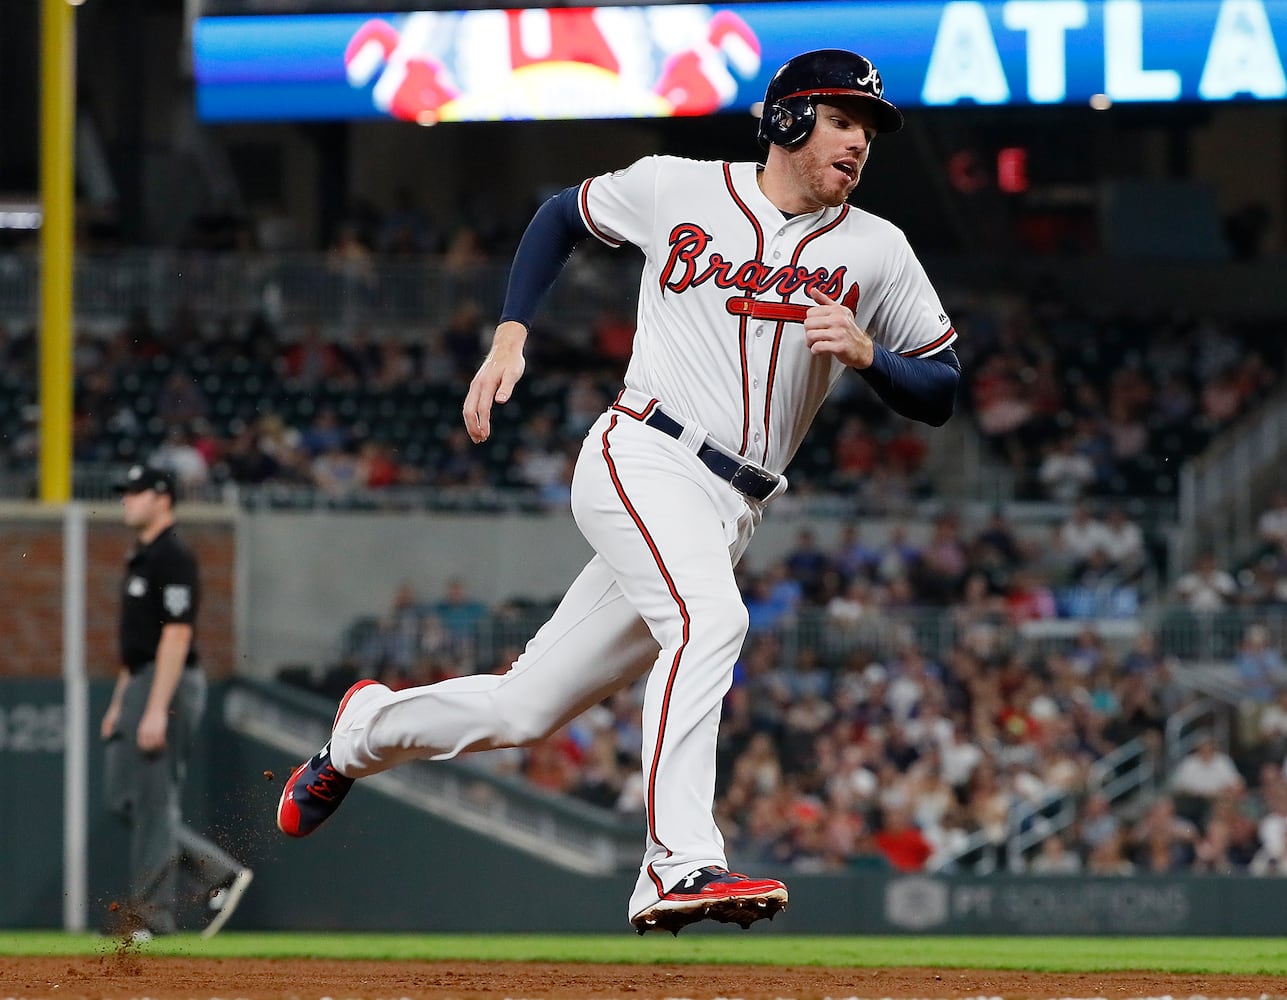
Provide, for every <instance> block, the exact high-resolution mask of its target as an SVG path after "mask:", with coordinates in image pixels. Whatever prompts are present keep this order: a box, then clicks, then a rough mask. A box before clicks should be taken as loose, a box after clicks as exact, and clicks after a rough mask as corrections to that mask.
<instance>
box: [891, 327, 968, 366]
mask: <svg viewBox="0 0 1287 1000" xmlns="http://www.w3.org/2000/svg"><path fill="white" fill-rule="evenodd" d="M955 336H956V327H954V326H952V327H948V330H947V333H945V334H943V336H941V337H939V338H938V340H931V341H930V342H929V343H928V344H921V346H920V347H917V348H915V349H914V350H911V351H903V352H902V356H903V357H905V358H919V357H921V356H922V355H924V354H929V352H930V351H933V350H936V349H937V348H940V347H942V346H943V345H944V344H946V343H947V342H948V341H950V340H951V339H952V338H953V337H955Z"/></svg>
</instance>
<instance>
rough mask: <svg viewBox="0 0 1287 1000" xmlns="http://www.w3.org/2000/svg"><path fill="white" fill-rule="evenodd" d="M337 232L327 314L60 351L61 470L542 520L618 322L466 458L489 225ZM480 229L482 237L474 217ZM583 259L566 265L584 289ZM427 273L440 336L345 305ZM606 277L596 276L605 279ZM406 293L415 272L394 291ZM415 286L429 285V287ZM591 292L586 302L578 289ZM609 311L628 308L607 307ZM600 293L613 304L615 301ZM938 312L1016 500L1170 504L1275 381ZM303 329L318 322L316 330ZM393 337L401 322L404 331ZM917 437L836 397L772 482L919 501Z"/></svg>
mask: <svg viewBox="0 0 1287 1000" xmlns="http://www.w3.org/2000/svg"><path fill="white" fill-rule="evenodd" d="M404 200H405V201H406V204H405V205H402V203H401V202H400V203H399V206H400V207H399V208H398V209H396V210H394V211H392V212H390V213H387V214H386V215H384V216H380V217H376V216H370V217H368V216H363V215H360V214H359V215H356V216H355V217H354V218H353V219H352V220H349V221H346V222H344V223H342V224H339V225H337V227H336V230H335V234H334V236H333V238H332V240H331V243H330V246H329V249H328V250H327V252H326V255H325V262H326V263H325V268H326V274H327V275H328V280H327V282H326V285H327V289H328V291H332V290H338V292H339V296H338V299H337V300H336V301H338V302H340V303H341V305H340V306H339V307H338V310H337V312H336V314H331V313H330V312H327V311H325V310H324V308H323V306H322V304H321V302H318V303H316V304H315V305H314V307H313V312H312V313H311V314H306V311H305V310H299V309H297V310H295V311H294V312H289V311H287V312H285V313H283V312H281V311H280V310H274V309H270V308H264V309H263V311H260V312H256V313H253V314H249V313H247V314H232V313H230V312H220V311H216V312H214V313H213V315H212V313H211V311H210V308H209V304H208V303H207V304H205V306H204V307H203V309H202V311H201V313H200V314H198V312H197V310H196V309H195V308H192V307H186V308H185V307H182V306H180V307H178V308H176V310H175V311H174V312H173V314H172V315H171V316H170V317H168V319H167V320H166V321H164V322H158V321H156V320H155V319H154V317H152V316H150V315H148V314H147V313H146V312H145V311H143V310H137V311H136V312H135V313H134V314H133V315H132V316H131V317H130V318H129V319H128V321H126V322H124V323H122V324H120V325H119V326H118V327H117V328H115V329H108V330H101V329H100V330H89V329H86V330H82V331H80V333H79V335H78V337H77V341H76V347H75V368H76V391H75V397H76V402H75V407H76V419H75V449H76V458H77V460H78V461H80V462H84V463H110V462H128V461H133V460H135V459H137V458H140V457H150V458H152V459H153V460H157V461H161V462H165V463H168V464H171V465H174V466H175V467H176V469H177V470H178V471H179V472H180V473H181V475H182V476H183V478H184V479H185V481H186V482H188V483H189V484H190V485H197V486H199V485H202V484H206V483H213V484H216V485H217V484H223V483H238V484H262V483H270V484H287V485H300V486H307V487H311V488H315V489H317V490H319V491H322V493H324V494H326V495H328V496H334V497H339V498H344V497H348V496H352V495H353V494H355V493H359V492H366V493H372V492H374V493H376V494H378V493H379V492H380V491H387V490H388V489H389V488H390V487H396V486H399V485H419V486H429V487H451V486H459V485H469V486H474V487H492V488H502V489H504V488H511V489H512V488H525V489H528V490H531V491H533V492H534V493H535V494H536V495H537V496H539V497H541V498H542V499H543V500H544V502H547V503H550V504H554V505H557V504H559V503H561V502H562V500H563V499H564V496H565V493H566V481H567V477H568V475H569V468H570V463H571V459H572V456H573V455H574V453H575V450H576V448H577V446H578V444H579V441H580V438H581V436H582V434H583V433H584V431H585V429H586V427H587V426H588V425H589V423H590V421H591V420H592V418H593V416H594V415H595V414H596V413H597V412H598V411H599V410H601V409H602V407H603V406H604V405H605V404H606V403H607V402H608V401H609V400H610V399H611V396H612V394H613V393H614V392H615V390H616V388H617V387H618V386H619V385H620V381H621V377H622V374H623V372H624V367H625V361H626V359H627V357H628V355H629V351H630V344H631V340H632V338H633V333H634V330H633V323H632V320H631V319H629V318H628V317H627V316H626V315H623V314H622V313H621V312H619V311H617V309H616V308H614V307H612V306H611V305H608V306H605V307H604V308H602V309H601V310H600V311H599V312H598V314H597V315H595V316H594V317H593V319H592V320H590V321H589V322H588V325H587V326H585V327H577V328H576V329H572V327H573V326H576V324H568V323H566V322H563V321H561V318H560V317H557V316H551V317H550V318H549V319H548V321H547V324H548V325H546V326H543V327H541V328H539V329H538V330H537V331H536V333H535V335H534V336H533V337H532V338H531V340H530V341H529V351H530V354H531V357H530V358H529V368H528V377H527V381H526V384H525V386H524V387H523V388H522V389H521V390H520V392H519V393H518V394H517V395H516V397H515V399H514V400H513V401H512V403H511V404H510V409H511V410H515V411H519V412H518V413H515V414H514V415H512V416H507V417H506V419H505V420H504V421H502V422H501V423H502V428H501V434H500V435H498V438H497V439H496V440H495V441H494V442H493V444H492V446H491V447H490V448H489V449H475V448H472V447H469V446H468V444H467V440H466V438H465V437H464V435H463V433H461V431H460V429H459V426H458V425H459V417H458V407H459V402H460V399H461V398H463V394H464V391H465V388H466V386H467V385H468V381H469V378H470V377H471V376H472V374H473V372H474V370H475V369H476V367H477V365H478V363H479V360H480V358H481V356H482V354H483V352H484V350H485V347H486V345H487V343H488V342H489V338H490V332H491V328H492V325H493V323H494V321H495V310H496V309H497V308H498V305H499V301H498V300H499V289H496V290H494V291H495V294H496V296H497V301H488V300H485V299H483V300H480V298H479V296H478V294H477V292H478V291H479V289H478V288H477V287H476V286H473V285H471V284H470V283H469V280H468V279H469V276H470V275H471V274H475V273H476V272H478V271H479V270H480V269H483V268H485V267H487V266H489V265H492V264H495V263H496V262H498V261H503V260H505V259H507V257H506V255H507V254H508V252H509V247H510V243H511V242H512V239H513V234H512V233H511V232H510V231H509V230H508V229H507V228H506V227H505V226H503V225H501V224H500V223H499V222H493V223H490V224H486V223H480V224H479V225H477V226H461V227H458V228H456V229H454V230H452V231H450V232H440V231H439V230H438V229H437V228H436V227H435V226H434V225H433V224H432V222H431V220H429V219H427V218H426V217H424V216H423V213H420V212H418V211H417V210H416V208H415V206H414V203H412V202H411V201H409V200H407V199H404ZM480 218H482V217H481V216H480ZM606 256H608V255H607V252H606V251H602V250H599V249H598V248H590V249H589V250H587V251H584V252H582V253H579V254H578V255H577V257H576V258H574V261H573V266H572V267H571V268H570V269H569V271H568V272H567V274H566V275H565V279H564V280H565V283H567V282H571V283H576V282H577V281H579V280H581V279H582V277H584V278H585V280H586V281H587V285H588V286H594V287H598V286H599V285H601V284H602V281H600V280H598V279H596V278H595V275H596V274H597V273H598V272H597V271H596V268H598V267H599V266H600V264H601V263H602V260H603V258H604V257H606ZM407 259H425V260H432V261H434V262H435V266H436V267H437V268H438V269H439V272H440V274H441V276H442V280H443V283H442V285H441V288H440V289H439V290H438V291H436V292H435V295H434V299H433V305H434V308H435V309H436V310H437V311H438V313H439V314H440V315H442V316H444V317H445V318H444V319H442V320H441V321H437V320H435V321H434V322H432V323H428V324H427V325H426V326H418V325H415V324H414V322H413V324H412V326H411V327H407V326H403V327H399V328H397V329H392V328H385V327H383V326H376V325H373V324H372V322H371V321H370V320H369V319H368V318H366V312H365V311H364V303H367V304H369V303H371V302H373V301H376V300H380V299H382V298H388V297H390V296H393V297H396V296H397V295H399V294H401V292H399V287H400V286H394V285H386V284H382V281H383V280H384V277H383V276H385V274H386V273H385V271H384V270H383V268H385V267H386V266H388V265H393V264H396V262H399V261H405V260H407ZM613 274H614V275H615V274H616V272H613ZM415 281H416V283H417V284H419V285H424V284H425V283H426V281H425V278H424V275H423V274H420V273H419V272H417V273H416V276H415ZM435 287H437V286H435ZM600 291H602V289H601V288H600ZM627 292H628V290H627ZM628 297H629V295H628V293H627V294H623V295H622V296H621V301H622V302H624V301H625V300H626V299H628ZM944 297H945V301H946V302H947V304H948V308H949V309H950V310H952V313H953V319H954V321H955V324H956V327H957V329H958V330H959V331H960V334H961V336H960V339H959V341H958V342H957V345H956V347H957V350H958V352H959V353H960V355H961V357H962V361H963V364H964V370H965V373H966V378H965V380H964V382H963V389H962V398H961V405H960V412H961V414H962V416H963V417H964V418H965V419H966V420H970V421H972V422H973V424H974V425H975V426H976V427H977V429H978V431H979V433H980V435H981V436H982V438H983V439H984V440H985V441H986V442H987V443H988V446H989V451H990V452H991V454H992V455H993V457H994V458H996V459H998V460H999V461H1000V462H1001V463H1002V464H1003V465H1005V466H1006V467H1008V469H1009V470H1010V472H1011V473H1012V474H1013V478H1014V482H1015V490H1016V495H1017V496H1018V497H1019V498H1021V499H1048V500H1055V501H1059V502H1063V503H1070V502H1074V501H1076V500H1078V499H1082V498H1087V497H1090V498H1105V499H1112V498H1118V499H1129V498H1137V497H1170V496H1173V495H1174V493H1175V490H1176V486H1177V474H1178V469H1179V467H1180V465H1181V464H1183V462H1184V461H1185V460H1186V459H1187V458H1189V457H1191V456H1193V455H1194V454H1196V453H1197V452H1198V451H1200V450H1201V448H1202V447H1203V446H1204V445H1205V444H1206V443H1207V442H1208V441H1209V440H1210V439H1211V438H1212V437H1213V436H1214V435H1215V434H1216V433H1218V432H1219V431H1220V430H1221V429H1223V428H1226V427H1228V426H1229V425H1230V424H1231V423H1233V422H1234V421H1236V420H1237V419H1238V418H1239V417H1241V416H1243V415H1245V414H1246V413H1247V412H1248V411H1249V410H1250V409H1251V408H1252V407H1254V406H1255V405H1256V404H1257V403H1258V402H1260V401H1261V400H1262V399H1263V398H1264V397H1265V396H1266V394H1267V393H1269V392H1270V391H1271V390H1272V389H1273V388H1274V387H1275V386H1276V385H1277V384H1278V383H1279V376H1278V373H1279V372H1281V371H1282V370H1283V362H1284V341H1283V340H1282V338H1273V337H1267V336H1265V335H1264V334H1265V331H1264V329H1263V326H1256V327H1255V328H1254V329H1250V328H1246V327H1244V326H1243V325H1241V324H1238V323H1233V322H1221V323H1217V322H1215V321H1212V320H1209V319H1204V318H1200V317H1190V316H1185V315H1166V316H1147V317H1145V316H1128V315H1117V314H1109V315H1102V314H1098V313H1095V312H1093V311H1091V310H1090V309H1087V308H1084V307H1082V306H1079V305H1077V304H1074V303H1072V302H1070V301H1069V300H1068V299H1067V298H1066V297H1065V296H1063V295H1061V294H1058V293H1057V292H1056V291H1054V290H1053V289H1051V288H1042V287H1038V288H1034V289H1031V290H1029V291H1028V292H1027V293H1026V294H1024V295H1011V296H1009V297H1006V298H1004V299H996V300H994V299H991V298H988V297H980V296H968V297H963V298H962V300H961V301H960V302H956V303H954V302H953V296H952V293H951V291H950V290H946V291H945V295H944ZM319 310H321V311H319ZM411 315H412V316H413V317H415V316H416V315H417V312H416V311H415V310H412V313H411ZM37 353H38V352H37V344H36V337H35V331H34V329H33V328H32V327H30V326H28V325H22V324H16V323H13V322H10V324H9V326H8V327H6V325H5V324H4V322H3V321H0V372H3V373H4V378H5V384H4V386H3V388H4V390H5V392H4V393H0V396H7V397H8V398H7V399H6V400H5V402H3V403H0V472H2V471H4V470H6V469H7V470H9V471H11V472H13V471H21V470H27V471H29V470H30V469H31V467H32V465H33V463H34V460H35V449H36V446H37V439H38V435H37V434H36V433H35V426H36V425H35V418H34V414H35V407H36V392H35V386H36V380H35V376H36V358H37ZM926 456H927V439H926V436H925V434H924V432H923V428H921V427H920V426H919V425H916V424H914V423H912V422H910V421H905V420H902V419H901V418H896V417H894V416H892V415H891V414H890V413H889V411H888V408H886V407H885V406H883V405H882V404H880V403H879V401H878V400H876V399H875V397H874V395H873V394H872V393H871V392H869V391H868V390H867V389H866V386H865V384H864V383H863V382H862V380H861V379H859V378H850V379H845V380H842V382H841V384H840V386H839V387H838V389H837V392H836V393H835V394H834V396H833V398H832V399H831V400H830V401H829V403H828V404H827V406H825V407H824V409H823V413H822V414H821V417H820V421H819V424H818V425H817V426H816V427H815V429H814V431H813V432H812V434H811V436H810V438H809V439H808V440H807V441H806V442H805V444H804V447H803V448H802V450H801V452H800V454H798V455H797V457H796V460H795V462H794V463H793V466H792V468H791V469H789V470H788V473H789V475H790V476H791V479H792V483H793V485H794V486H795V489H796V492H797V495H799V494H800V493H803V492H808V491H811V490H828V491H835V490H839V491H844V492H845V493H846V494H847V495H850V496H852V497H853V498H854V499H855V500H856V501H861V502H866V503H867V504H868V505H869V506H873V507H890V506H896V505H897V504H899V503H901V502H903V501H905V500H906V499H908V498H909V497H923V496H925V495H926V494H927V493H929V492H931V491H932V482H931V481H930V479H929V476H928V474H927V470H926V467H925V465H926Z"/></svg>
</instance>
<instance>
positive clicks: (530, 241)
mask: <svg viewBox="0 0 1287 1000" xmlns="http://www.w3.org/2000/svg"><path fill="white" fill-rule="evenodd" d="M579 191H580V187H579V186H577V187H570V188H565V189H564V190H562V191H560V192H559V193H558V194H556V195H554V196H553V197H551V198H549V199H547V200H546V202H545V203H544V204H543V205H542V206H541V207H540V208H538V209H537V210H536V214H535V215H534V216H532V221H531V222H529V223H528V224H527V229H526V230H524V232H523V238H522V239H521V240H519V242H518V250H517V251H515V253H514V262H513V264H511V265H510V271H509V285H508V287H507V288H506V289H505V307H504V308H503V309H502V310H501V322H502V323H504V322H505V321H507V320H516V321H517V322H519V323H522V324H523V325H524V326H526V327H529V328H530V327H531V325H532V316H533V315H535V313H536V308H537V306H539V305H540V304H541V299H543V298H544V297H545V293H546V292H548V291H549V290H550V286H551V285H553V284H554V279H555V278H557V277H558V276H559V273H560V272H561V271H562V270H563V266H564V265H565V264H567V262H568V258H569V257H571V256H572V251H573V250H575V249H576V245H577V244H578V243H580V242H581V241H582V240H583V239H585V238H586V237H587V236H589V235H590V230H588V229H586V227H585V223H584V222H582V221H581V212H580V210H579V209H578V208H577V197H578V193H579Z"/></svg>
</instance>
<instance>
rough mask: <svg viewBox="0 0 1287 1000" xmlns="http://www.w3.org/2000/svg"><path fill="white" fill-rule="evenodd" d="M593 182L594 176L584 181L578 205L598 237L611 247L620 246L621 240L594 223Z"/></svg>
mask: <svg viewBox="0 0 1287 1000" xmlns="http://www.w3.org/2000/svg"><path fill="white" fill-rule="evenodd" d="M593 182H594V178H593V177H591V178H590V179H589V180H587V181H585V182H583V183H582V184H581V190H580V192H579V193H578V194H577V207H578V208H580V209H581V218H582V220H583V221H584V222H585V225H586V228H587V229H589V230H590V232H592V233H593V234H594V235H595V237H596V238H598V239H600V240H602V241H603V242H604V243H606V244H608V246H610V247H619V246H621V241H620V240H614V239H613V238H612V237H611V236H609V235H608V234H607V233H605V232H604V231H603V230H602V229H600V228H599V227H598V226H596V225H595V224H594V220H593V219H592V218H590V185H591V184H592V183H593Z"/></svg>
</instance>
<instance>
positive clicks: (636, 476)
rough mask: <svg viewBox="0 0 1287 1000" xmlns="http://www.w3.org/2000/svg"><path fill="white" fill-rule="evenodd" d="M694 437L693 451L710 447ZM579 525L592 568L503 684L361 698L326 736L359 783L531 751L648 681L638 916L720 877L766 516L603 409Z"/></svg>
mask: <svg viewBox="0 0 1287 1000" xmlns="http://www.w3.org/2000/svg"><path fill="white" fill-rule="evenodd" d="M690 431H691V433H689V434H686V435H685V438H686V440H687V441H697V440H701V438H702V437H703V436H704V435H702V434H701V432H700V429H696V428H690ZM572 512H573V515H574V517H575V518H576V522H577V526H578V527H579V528H580V530H581V532H582V534H584V535H585V537H586V539H587V540H588V541H589V542H590V544H591V545H592V546H593V547H594V549H595V552H596V555H595V556H594V558H593V559H591V560H590V562H589V563H588V564H587V565H586V567H585V569H584V570H582V572H581V573H580V575H579V576H578V577H577V579H576V580H575V581H574V582H573V584H572V586H571V587H570V588H569V589H568V591H567V593H566V594H565V596H564V597H563V600H562V602H561V603H560V604H559V606H558V608H557V609H556V610H555V612H554V614H553V615H552V616H551V618H550V620H549V621H548V622H546V624H545V625H543V626H542V627H541V628H540V629H539V630H538V631H537V633H536V635H535V636H534V637H533V638H532V639H531V641H530V642H529V643H528V644H527V647H526V648H525V649H524V651H523V653H522V655H520V656H519V657H518V659H517V660H516V661H515V662H514V665H513V667H512V668H511V669H510V670H509V672H508V673H506V674H504V675H496V674H484V675H474V676H469V677H459V678H452V679H450V680H446V681H441V682H439V683H437V684H429V685H425V686H423V687H416V688H408V689H406V690H403V691H398V692H388V691H386V690H385V689H383V688H379V687H369V688H365V689H363V690H362V691H360V692H358V694H357V695H356V696H355V697H354V698H353V699H352V700H351V701H350V703H349V708H348V709H347V710H346V711H345V713H344V719H343V722H342V725H341V728H339V729H337V730H336V732H335V734H334V736H333V737H332V740H331V759H332V761H333V762H334V764H335V766H336V767H337V768H339V770H340V772H341V773H342V774H345V775H348V776H350V777H355V778H357V777H365V776H367V775H370V774H376V773H378V772H380V771H384V770H387V769H388V768H391V767H394V766H396V765H397V764H399V763H402V762H403V761H406V760H411V759H416V758H428V759H432V760H445V759H448V758H451V757H454V756H456V755H457V754H461V753H466V752H469V751H473V750H488V749H496V748H500V747H512V746H523V745H525V744H529V743H534V742H537V741H539V740H541V739H542V738H544V737H545V736H547V735H548V734H550V733H552V732H554V731H555V730H557V729H558V728H559V727H560V726H562V725H563V724H565V723H566V722H568V721H570V720H571V719H573V718H575V717H576V716H577V715H579V714H580V713H581V712H583V711H585V710H586V709H587V708H589V707H590V706H592V705H594V704H595V703H597V702H598V701H601V700H602V699H603V698H605V697H606V696H607V695H609V694H610V693H612V692H613V691H615V690H617V689H619V688H621V687H622V686H624V685H626V684H629V683H630V682H631V681H633V680H634V679H635V678H637V677H639V676H640V675H642V674H643V673H644V672H645V671H648V670H649V669H650V670H651V672H650V674H649V676H648V680H647V684H646V687H645V695H644V706H643V733H644V736H643V746H642V760H643V773H644V779H645V786H646V803H647V821H648V829H647V836H646V842H645V843H646V846H645V851H644V858H643V863H642V865H641V868H640V874H639V879H638V882H637V883H636V886H635V890H634V893H633V894H632V896H631V900H630V908H629V915H634V914H635V913H638V912H639V911H640V910H642V909H644V908H645V907H646V906H648V905H650V904H651V903H653V902H655V901H656V900H657V898H658V897H659V896H660V895H661V894H663V893H664V892H666V891H668V890H669V889H670V888H672V887H673V886H674V885H675V884H676V883H677V882H678V881H679V880H680V879H681V878H682V877H683V876H684V875H686V874H688V873H689V872H690V871H692V870H693V869H694V868H699V867H701V866H704V865H721V866H723V865H726V861H725V857H724V841H723V837H722V836H721V835H720V832H719V829H718V828H717V827H716V825H715V821H714V819H713V817H712V809H713V803H714V795H715V744H716V738H717V735H718V730H719V721H720V712H721V705H722V702H723V698H724V695H725V694H726V693H727V691H728V689H729V686H730V684H731V683H732V676H733V665H734V662H735V660H736V658H737V656H738V655H739V653H740V651H741V648H742V643H743V640H744V639H745V636H746V630H747V613H746V608H745V606H744V605H743V603H742V599H741V595H740V594H739V592H738V589H737V584H736V582H735V580H734V577H733V566H734V565H735V564H736V562H737V560H738V559H739V558H740V557H741V555H742V553H743V552H744V551H745V549H746V546H747V544H748V543H749V542H750V539H751V534H752V532H753V531H754V528H755V526H756V524H758V523H759V520H760V516H761V512H762V508H761V505H759V504H757V503H755V502H754V501H748V500H746V499H745V498H743V497H742V496H741V495H740V494H738V493H737V492H736V491H735V490H733V488H732V487H731V486H729V485H728V484H727V483H725V482H724V481H722V480H721V479H719V478H718V477H716V476H715V475H713V474H712V473H711V472H710V471H709V470H708V469H707V468H706V467H705V466H704V465H702V463H701V462H700V461H698V459H697V456H696V454H695V452H694V450H692V448H690V447H687V446H686V444H685V443H681V442H680V441H677V440H675V439H673V438H670V437H668V436H666V435H665V434H663V433H661V432H660V431H657V430H655V429H653V428H651V427H648V426H646V425H645V424H643V423H640V422H639V421H638V420H637V419H635V418H634V417H631V416H629V415H628V414H627V413H624V412H620V411H617V410H609V411H608V412H606V413H605V414H603V415H602V416H601V417H600V418H599V419H598V421H597V422H596V423H595V425H594V426H593V427H592V428H591V429H590V432H589V434H588V435H587V437H586V440H585V442H584V444H583V446H582V449H581V454H580V456H579V458H578V460H577V464H576V469H575V472H574V476H573V481H572Z"/></svg>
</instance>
